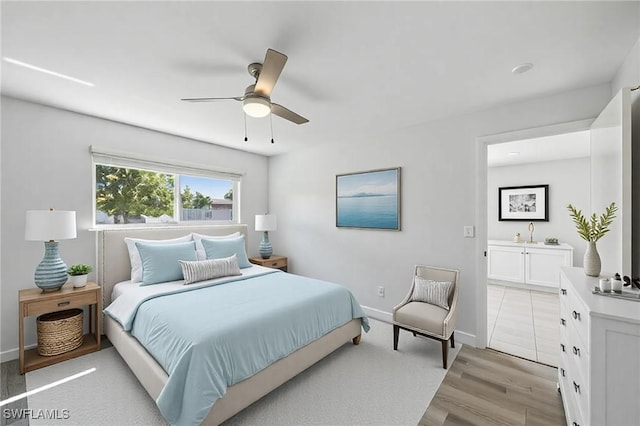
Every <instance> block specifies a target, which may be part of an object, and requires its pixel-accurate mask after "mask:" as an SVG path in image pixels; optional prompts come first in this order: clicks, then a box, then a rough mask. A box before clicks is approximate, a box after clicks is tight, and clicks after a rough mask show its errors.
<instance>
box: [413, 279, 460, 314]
mask: <svg viewBox="0 0 640 426" xmlns="http://www.w3.org/2000/svg"><path fill="white" fill-rule="evenodd" d="M452 286H453V283H452V282H451V281H434V280H428V279H425V278H422V277H415V287H414V289H413V294H412V295H411V300H412V301H414V302H425V303H430V304H432V305H436V306H440V307H441V308H443V309H446V310H449V293H451V287H452Z"/></svg>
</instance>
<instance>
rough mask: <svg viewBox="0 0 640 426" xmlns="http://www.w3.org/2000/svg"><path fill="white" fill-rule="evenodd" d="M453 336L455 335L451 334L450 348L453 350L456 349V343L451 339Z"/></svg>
mask: <svg viewBox="0 0 640 426" xmlns="http://www.w3.org/2000/svg"><path fill="white" fill-rule="evenodd" d="M454 334H455V333H451V347H452V348H455V347H456V341H455V339H454V338H453V335H454Z"/></svg>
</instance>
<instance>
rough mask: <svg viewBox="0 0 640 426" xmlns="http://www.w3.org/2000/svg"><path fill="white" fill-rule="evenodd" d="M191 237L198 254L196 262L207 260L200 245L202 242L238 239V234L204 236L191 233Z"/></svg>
mask: <svg viewBox="0 0 640 426" xmlns="http://www.w3.org/2000/svg"><path fill="white" fill-rule="evenodd" d="M191 236H192V237H193V241H195V242H196V253H197V254H198V260H205V259H206V258H207V253H206V252H205V251H204V246H203V245H202V240H203V239H205V240H224V239H226V238H238V237H239V236H240V232H234V233H233V234H229V235H220V236H216V235H204V234H196V233H195V232H193V233H192V234H191Z"/></svg>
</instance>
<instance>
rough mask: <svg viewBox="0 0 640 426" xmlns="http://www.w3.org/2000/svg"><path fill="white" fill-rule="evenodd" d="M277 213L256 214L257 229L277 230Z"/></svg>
mask: <svg viewBox="0 0 640 426" xmlns="http://www.w3.org/2000/svg"><path fill="white" fill-rule="evenodd" d="M275 230H276V215H274V214H258V215H256V231H275Z"/></svg>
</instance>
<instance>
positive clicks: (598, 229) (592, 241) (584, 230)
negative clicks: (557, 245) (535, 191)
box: [567, 203, 618, 277]
mask: <svg viewBox="0 0 640 426" xmlns="http://www.w3.org/2000/svg"><path fill="white" fill-rule="evenodd" d="M567 209H569V214H570V215H571V219H573V222H574V223H575V224H576V228H577V229H578V235H580V237H581V238H582V239H583V240H585V241H587V243H588V245H587V251H586V252H585V253H584V266H583V267H584V273H585V274H587V275H589V276H591V277H597V276H599V275H600V269H601V268H602V263H601V262H600V255H599V254H598V249H597V247H596V242H597V241H598V240H599V239H600V238H602V237H603V236H604V235H605V234H606V233H607V232H609V226H610V225H611V223H613V219H614V218H615V217H616V215H615V213H616V211H617V210H618V207H616V203H611V204H609V207H607V208H606V209H605V211H604V213H603V214H601V215H600V217H598V215H596V214H595V213H593V214H592V215H591V217H589V218H586V217H584V216H583V214H582V211H581V210H578V209H576V208H575V207H573V206H572V205H571V204H569V205H568V206H567Z"/></svg>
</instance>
